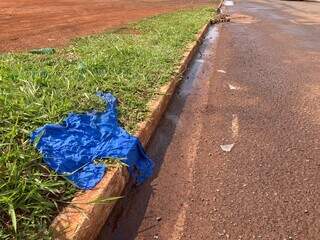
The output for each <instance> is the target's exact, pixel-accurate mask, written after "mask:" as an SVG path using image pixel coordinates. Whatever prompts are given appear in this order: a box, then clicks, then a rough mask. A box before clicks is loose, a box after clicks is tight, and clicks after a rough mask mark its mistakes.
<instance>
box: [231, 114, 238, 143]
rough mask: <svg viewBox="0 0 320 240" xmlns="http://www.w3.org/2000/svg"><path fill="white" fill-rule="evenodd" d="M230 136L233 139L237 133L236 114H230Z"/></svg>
mask: <svg viewBox="0 0 320 240" xmlns="http://www.w3.org/2000/svg"><path fill="white" fill-rule="evenodd" d="M231 130H232V137H233V139H234V140H236V138H237V137H238V135H239V118H238V116H237V114H232V123H231Z"/></svg>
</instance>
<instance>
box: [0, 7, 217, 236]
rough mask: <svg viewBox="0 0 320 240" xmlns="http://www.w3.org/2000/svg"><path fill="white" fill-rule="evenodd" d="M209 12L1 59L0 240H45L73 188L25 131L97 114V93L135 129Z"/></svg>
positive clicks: (180, 14)
mask: <svg viewBox="0 0 320 240" xmlns="http://www.w3.org/2000/svg"><path fill="white" fill-rule="evenodd" d="M212 14H213V11H212V10H210V9H209V8H200V9H192V10H186V11H179V12H176V13H171V14H164V15H161V16H157V17H152V18H149V19H145V20H143V21H141V22H138V23H135V24H131V25H129V26H128V28H129V30H125V31H123V30H119V31H113V32H106V33H103V34H100V35H96V36H90V37H85V38H81V39H78V40H75V41H74V42H73V43H72V44H71V45H70V46H68V47H66V48H63V49H58V50H57V51H56V53H54V54H48V55H36V54H30V53H16V54H2V55H0V112H1V118H0V154H1V156H0V239H13V238H17V239H46V238H49V232H48V226H49V224H50V222H51V221H52V219H53V218H54V216H55V215H56V214H57V212H58V206H62V205H63V203H65V202H68V201H70V199H71V198H72V196H73V194H74V193H75V191H76V189H75V188H74V187H73V186H72V185H70V183H68V182H67V181H66V180H64V179H63V178H61V177H59V176H56V175H55V174H54V173H53V172H52V171H50V170H49V169H48V168H47V167H46V166H45V165H43V164H42V163H41V161H42V159H41V156H40V155H39V154H38V153H37V151H36V150H35V149H34V147H33V146H32V145H31V144H30V143H29V134H30V132H31V131H33V130H35V129H36V128H38V127H40V126H42V125H44V124H46V123H55V122H59V121H61V120H62V119H63V118H65V117H66V116H67V113H69V112H71V111H75V112H82V111H88V110H90V109H103V103H102V102H101V101H100V100H99V99H98V98H97V97H96V96H95V93H96V92H97V91H107V92H112V93H113V94H114V95H115V96H116V97H118V99H119V103H120V106H119V112H120V121H121V123H122V124H123V126H124V127H125V128H126V129H127V130H128V131H130V132H134V130H135V128H136V125H137V123H138V122H140V121H142V120H144V119H145V117H146V116H147V114H148V111H147V107H146V104H147V102H148V101H149V100H150V99H152V97H153V96H154V95H155V94H157V90H158V89H159V87H160V86H161V85H163V84H164V83H166V82H167V81H168V80H169V78H170V76H171V75H172V74H173V72H174V69H175V67H176V66H177V65H178V64H179V61H180V60H181V58H182V55H183V53H184V51H185V49H186V46H187V44H189V43H191V42H192V41H193V40H194V39H195V34H196V33H197V32H198V31H199V30H200V29H201V27H202V26H203V25H204V24H205V23H206V22H207V21H208V19H209V18H211V17H212Z"/></svg>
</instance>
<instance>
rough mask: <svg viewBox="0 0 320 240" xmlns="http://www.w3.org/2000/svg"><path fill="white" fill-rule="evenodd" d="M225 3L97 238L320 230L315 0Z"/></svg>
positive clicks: (314, 234) (292, 235)
mask: <svg viewBox="0 0 320 240" xmlns="http://www.w3.org/2000/svg"><path fill="white" fill-rule="evenodd" d="M225 11H227V12H229V13H230V14H232V17H233V18H232V21H231V23H225V24H220V25H219V26H218V27H216V28H214V29H212V30H211V35H210V36H209V37H208V38H207V39H206V42H205V44H204V46H203V47H202V49H201V51H202V54H201V55H198V57H197V59H196V60H195V61H194V64H193V67H192V68H191V70H190V71H189V73H188V75H187V76H186V78H185V81H184V83H183V84H182V86H181V88H180V89H179V91H178V92H177V94H176V95H175V96H174V99H173V101H172V103H171V105H170V106H169V109H168V112H167V113H166V115H165V117H164V118H163V120H162V122H161V125H160V127H159V128H158V130H157V132H156V134H155V136H154V137H153V139H152V142H151V144H150V146H149V148H148V153H149V155H150V156H151V157H152V158H153V159H154V160H155V162H156V174H155V176H154V178H153V179H152V180H151V181H150V182H148V183H146V184H145V185H143V186H140V187H138V188H134V189H133V190H132V191H131V192H130V194H129V195H128V196H127V198H126V200H125V201H126V202H125V203H126V204H125V205H126V206H127V207H126V209H125V212H124V214H123V216H122V217H121V218H120V220H119V221H118V226H117V227H116V228H115V229H112V230H110V229H109V230H108V228H107V227H106V228H105V229H104V230H103V231H102V233H101V236H100V239H116V240H120V239H121V240H130V239H139V240H142V239H145V240H147V239H148V240H150V239H162V240H168V239H195V240H199V239H244V240H247V239H266V240H270V239H282V240H284V239H287V240H289V239H301V240H311V239H312V240H313V239H315V240H319V239H320V139H319V136H320V104H319V103H320V3H318V2H293V1H290V2H288V1H286V2H285V1H275V0H271V1H269V0H268V1H260V0H250V1H236V2H235V4H234V6H230V7H227V9H225ZM216 35H218V37H216ZM221 145H224V146H221ZM223 149H224V150H223ZM230 149H231V151H230V152H228V151H227V150H230ZM110 232H112V234H111V235H110Z"/></svg>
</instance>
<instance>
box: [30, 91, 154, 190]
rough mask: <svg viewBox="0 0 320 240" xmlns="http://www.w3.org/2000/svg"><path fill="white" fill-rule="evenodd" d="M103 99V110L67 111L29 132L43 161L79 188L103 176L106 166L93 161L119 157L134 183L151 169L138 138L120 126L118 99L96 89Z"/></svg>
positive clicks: (150, 162)
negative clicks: (55, 120) (54, 121)
mask: <svg viewBox="0 0 320 240" xmlns="http://www.w3.org/2000/svg"><path fill="white" fill-rule="evenodd" d="M98 96H100V97H101V98H102V99H103V100H104V101H105V102H106V103H107V110H106V111H105V112H95V111H94V112H88V113H84V114H76V113H70V114H69V116H68V117H67V118H66V119H65V120H64V121H63V122H62V123H61V124H47V125H45V126H43V127H40V128H38V129H37V130H35V131H34V132H33V133H32V134H31V141H32V142H33V143H34V144H36V148H37V149H38V150H39V151H40V152H41V154H42V155H43V158H44V161H45V163H46V164H47V165H48V166H49V167H50V168H52V169H53V170H54V171H56V172H57V173H58V174H61V175H64V176H65V177H67V178H68V179H69V180H70V181H72V182H73V183H74V184H75V185H76V186H77V187H79V188H80V189H92V188H94V187H95V186H96V185H97V183H99V181H100V180H101V179H102V177H103V175H104V173H105V171H106V166H105V164H103V163H97V162H94V161H95V160H99V159H106V158H118V159H121V161H122V162H123V163H125V164H127V165H128V168H129V172H130V173H131V174H134V177H135V178H136V181H137V183H142V182H144V181H145V180H146V179H147V178H149V177H150V176H151V175H152V173H153V167H154V163H153V162H152V161H151V159H149V158H148V156H147V155H146V153H145V151H144V149H143V147H142V145H141V143H140V141H139V139H138V138H136V137H134V136H132V135H130V134H129V133H127V132H126V131H125V130H124V129H123V128H121V127H120V125H119V123H118V117H117V100H116V98H115V97H114V96H113V95H112V94H110V93H98Z"/></svg>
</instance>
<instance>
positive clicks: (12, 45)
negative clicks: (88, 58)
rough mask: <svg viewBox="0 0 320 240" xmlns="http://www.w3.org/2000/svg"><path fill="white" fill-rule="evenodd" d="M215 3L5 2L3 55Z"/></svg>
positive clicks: (0, 11)
mask: <svg viewBox="0 0 320 240" xmlns="http://www.w3.org/2000/svg"><path fill="white" fill-rule="evenodd" d="M213 2H215V1H213V0H192V1H188V0H171V1H170V0H130V1H127V0H92V1H87V0H57V1H55V0H28V1H23V0H15V1H11V0H2V1H0V26H1V28H0V52H8V51H22V50H26V49H30V48H40V47H57V46H62V45H65V44H67V43H68V41H70V40H71V39H73V38H75V37H77V36H85V35H90V34H94V33H98V32H101V31H104V30H107V29H112V28H116V27H119V26H122V25H124V24H126V23H128V22H132V21H137V20H139V19H141V18H144V17H148V16H152V15H156V14H160V13H164V12H170V11H174V10H177V9H183V8H190V7H194V6H199V5H208V4H212V3H213Z"/></svg>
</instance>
